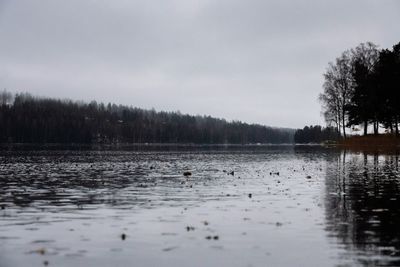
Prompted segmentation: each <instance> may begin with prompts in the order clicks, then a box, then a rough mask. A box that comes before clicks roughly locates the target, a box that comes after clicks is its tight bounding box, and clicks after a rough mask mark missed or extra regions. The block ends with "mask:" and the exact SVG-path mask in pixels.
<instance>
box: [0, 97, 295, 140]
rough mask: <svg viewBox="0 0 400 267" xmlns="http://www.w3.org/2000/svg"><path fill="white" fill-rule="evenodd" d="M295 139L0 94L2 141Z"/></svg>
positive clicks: (167, 115) (279, 132)
mask: <svg viewBox="0 0 400 267" xmlns="http://www.w3.org/2000/svg"><path fill="white" fill-rule="evenodd" d="M293 135H294V130H291V129H281V128H271V127H266V126H262V125H256V124H251V125H250V124H247V123H242V122H238V121H233V122H227V121H226V120H223V119H216V118H212V117H209V116H190V115H183V114H181V113H179V112H156V111H154V110H143V109H139V108H133V107H127V106H122V105H115V104H108V105H105V104H103V103H100V104H98V103H97V102H95V101H92V102H90V103H83V102H74V101H70V100H57V99H48V98H38V97H33V96H31V95H29V94H16V95H15V96H13V95H11V94H10V93H8V92H6V91H3V92H2V93H0V142H2V143H195V144H251V143H292V142H293Z"/></svg>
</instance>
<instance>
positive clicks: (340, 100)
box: [319, 51, 353, 138]
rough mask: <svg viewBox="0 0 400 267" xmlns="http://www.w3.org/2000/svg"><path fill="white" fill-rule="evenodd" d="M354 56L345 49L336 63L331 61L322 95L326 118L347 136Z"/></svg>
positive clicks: (325, 76)
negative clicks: (347, 111) (347, 108)
mask: <svg viewBox="0 0 400 267" xmlns="http://www.w3.org/2000/svg"><path fill="white" fill-rule="evenodd" d="M351 62H352V57H351V52H350V51H345V52H343V53H342V55H341V56H340V57H338V58H337V59H336V60H335V62H334V63H332V62H330V63H329V65H328V68H327V70H326V73H325V74H324V79H325V82H324V85H323V87H324V92H323V93H322V94H321V95H320V97H319V98H320V100H321V102H322V107H323V109H324V115H325V120H326V121H327V123H328V124H332V123H334V124H335V126H336V127H337V128H338V130H339V131H341V132H342V133H343V137H344V138H346V125H347V116H346V106H347V105H348V104H349V102H350V99H351V94H352V90H353V77H352V64H351Z"/></svg>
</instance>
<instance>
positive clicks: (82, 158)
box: [0, 147, 400, 267]
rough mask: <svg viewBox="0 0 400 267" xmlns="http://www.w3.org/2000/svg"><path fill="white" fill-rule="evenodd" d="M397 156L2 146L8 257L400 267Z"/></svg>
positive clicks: (3, 247) (1, 218)
mask: <svg viewBox="0 0 400 267" xmlns="http://www.w3.org/2000/svg"><path fill="white" fill-rule="evenodd" d="M398 162H399V159H398V156H396V155H393V154H392V155H380V154H364V153H351V152H348V151H347V152H344V151H336V150H333V149H331V150H328V149H320V148H317V147H311V148H306V147H300V148H293V147H261V148H255V147H253V148H247V149H239V148H235V147H232V148H230V149H226V150H224V149H221V148H220V149H213V148H207V149H205V148H197V149H196V148H186V149H183V148H177V149H174V148H171V147H170V148H168V151H167V150H161V149H160V150H158V149H153V151H140V150H135V151H132V150H131V151H127V150H125V151H109V150H108V151H78V150H68V151H57V150H42V151H36V152H34V151H29V150H27V151H2V152H0V205H1V210H0V266H2V267H3V266H45V265H48V266H96V267H102V266H174V267H176V266H377V265H383V266H396V265H399V266H400V174H399V167H398ZM185 171H190V172H191V173H192V175H191V176H189V177H185V176H184V175H183V173H184V172H185ZM232 171H233V172H234V173H233V175H232V173H231V172H232Z"/></svg>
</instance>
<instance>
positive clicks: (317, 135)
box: [294, 125, 340, 144]
mask: <svg viewBox="0 0 400 267" xmlns="http://www.w3.org/2000/svg"><path fill="white" fill-rule="evenodd" d="M339 139H340V133H339V132H338V131H337V129H336V128H335V127H325V128H324V127H321V126H320V125H315V126H312V125H311V126H305V127H304V128H303V129H298V130H296V132H295V134H294V142H295V143H296V144H308V143H315V144H320V143H323V142H326V141H337V140H339Z"/></svg>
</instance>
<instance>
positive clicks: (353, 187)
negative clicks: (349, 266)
mask: <svg viewBox="0 0 400 267" xmlns="http://www.w3.org/2000/svg"><path fill="white" fill-rule="evenodd" d="M326 218H327V230H328V231H329V232H330V233H331V235H332V236H334V237H335V238H337V239H338V241H339V244H340V245H343V246H344V248H345V252H344V253H343V254H342V256H343V257H346V258H354V259H356V260H357V261H358V262H359V263H361V264H363V265H366V266H398V265H400V258H399V256H400V227H399V226H400V176H399V156H398V154H391V155H379V154H366V153H356V154H350V153H349V152H347V153H346V151H342V152H341V153H339V154H337V155H336V156H335V159H334V161H333V162H332V164H330V165H328V168H327V175H326Z"/></svg>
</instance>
